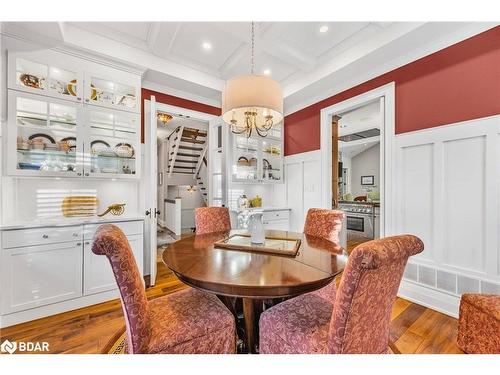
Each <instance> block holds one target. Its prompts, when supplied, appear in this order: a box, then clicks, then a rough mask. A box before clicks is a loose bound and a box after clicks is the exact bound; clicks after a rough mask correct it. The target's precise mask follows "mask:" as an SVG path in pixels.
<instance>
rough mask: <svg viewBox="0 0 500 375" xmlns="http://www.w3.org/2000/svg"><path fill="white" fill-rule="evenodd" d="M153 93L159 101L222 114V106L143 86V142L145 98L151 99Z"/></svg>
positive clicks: (218, 114) (142, 137)
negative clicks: (213, 105)
mask: <svg viewBox="0 0 500 375" xmlns="http://www.w3.org/2000/svg"><path fill="white" fill-rule="evenodd" d="M151 95H154V96H155V100H156V101H157V102H159V103H163V104H170V105H175V106H176V107H182V108H187V109H192V110H193V111H199V112H205V113H209V114H211V115H215V116H220V114H221V109H220V108H217V107H212V106H211V105H207V104H202V103H198V102H194V101H192V100H187V99H182V98H178V97H177V96H172V95H168V94H164V93H161V92H157V91H153V90H149V89H145V88H143V89H141V98H142V100H141V113H142V114H143V116H142V119H141V143H144V100H145V99H149V98H150V97H151Z"/></svg>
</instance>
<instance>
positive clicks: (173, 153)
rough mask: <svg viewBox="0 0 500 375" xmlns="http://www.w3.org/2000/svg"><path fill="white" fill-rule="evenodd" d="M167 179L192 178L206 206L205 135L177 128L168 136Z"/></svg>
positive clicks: (202, 132)
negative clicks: (180, 175)
mask: <svg viewBox="0 0 500 375" xmlns="http://www.w3.org/2000/svg"><path fill="white" fill-rule="evenodd" d="M168 142H169V147H168V164H167V171H168V177H172V175H173V174H187V175H192V176H193V180H194V181H193V185H195V184H196V186H197V187H198V189H199V191H200V193H201V195H202V197H203V201H204V202H205V204H207V205H208V190H207V183H206V181H207V158H206V155H207V133H206V132H205V131H202V130H200V129H195V128H188V127H184V126H179V127H177V129H175V130H174V131H173V132H172V133H171V134H170V135H169V136H168Z"/></svg>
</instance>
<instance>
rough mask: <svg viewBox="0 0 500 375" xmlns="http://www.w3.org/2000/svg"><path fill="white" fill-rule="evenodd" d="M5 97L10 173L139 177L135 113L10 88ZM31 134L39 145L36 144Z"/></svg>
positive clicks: (8, 166) (139, 161) (8, 168)
mask: <svg viewBox="0 0 500 375" xmlns="http://www.w3.org/2000/svg"><path fill="white" fill-rule="evenodd" d="M8 98H9V111H8V144H7V156H8V157H7V158H6V161H7V171H8V173H9V174H10V175H16V176H40V177H94V178H124V179H137V178H139V177H140V174H141V153H140V151H139V150H140V137H141V134H140V129H141V124H140V115H139V114H136V113H130V112H124V111H117V110H112V109H106V108H101V107H97V106H91V105H81V104H78V103H71V102H68V101H64V100H61V99H55V98H52V97H48V96H41V95H34V94H29V93H25V92H21V91H14V90H9V96H8ZM34 139H40V140H42V142H43V146H42V147H41V148H39V147H37V148H34V145H32V144H29V143H30V142H33V140H34ZM61 143H65V144H66V146H64V147H63V145H61ZM65 148H66V149H65ZM10 155H16V157H15V158H14V157H10Z"/></svg>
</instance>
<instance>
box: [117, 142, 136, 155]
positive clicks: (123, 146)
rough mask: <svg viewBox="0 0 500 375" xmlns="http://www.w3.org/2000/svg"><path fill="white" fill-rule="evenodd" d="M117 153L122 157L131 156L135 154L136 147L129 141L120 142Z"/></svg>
mask: <svg viewBox="0 0 500 375" xmlns="http://www.w3.org/2000/svg"><path fill="white" fill-rule="evenodd" d="M114 151H115V154H116V155H117V156H119V157H121V158H131V157H132V156H134V148H133V147H132V146H131V145H129V144H128V143H119V144H117V145H116V146H115V149H114Z"/></svg>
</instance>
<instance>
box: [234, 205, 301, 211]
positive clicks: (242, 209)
mask: <svg viewBox="0 0 500 375" xmlns="http://www.w3.org/2000/svg"><path fill="white" fill-rule="evenodd" d="M244 210H250V211H264V212H272V211H291V210H292V209H291V208H290V207H279V206H277V207H274V206H263V207H250V208H230V209H229V211H232V212H241V211H244Z"/></svg>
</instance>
